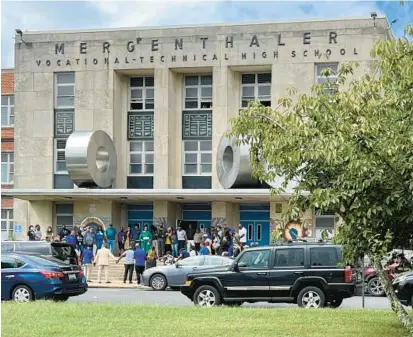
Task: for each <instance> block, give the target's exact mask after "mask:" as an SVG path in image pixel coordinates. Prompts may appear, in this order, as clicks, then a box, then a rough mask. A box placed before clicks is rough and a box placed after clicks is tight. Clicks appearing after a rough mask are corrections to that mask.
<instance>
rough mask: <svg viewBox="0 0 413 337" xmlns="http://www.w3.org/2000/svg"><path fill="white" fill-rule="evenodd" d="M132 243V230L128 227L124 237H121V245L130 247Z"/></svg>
mask: <svg viewBox="0 0 413 337" xmlns="http://www.w3.org/2000/svg"><path fill="white" fill-rule="evenodd" d="M131 244H132V230H131V228H130V227H128V229H127V231H126V233H125V236H124V239H123V247H130V246H131Z"/></svg>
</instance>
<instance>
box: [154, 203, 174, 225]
mask: <svg viewBox="0 0 413 337" xmlns="http://www.w3.org/2000/svg"><path fill="white" fill-rule="evenodd" d="M176 219H177V217H176V204H175V203H173V202H170V201H154V203H153V220H154V225H156V226H158V225H160V224H161V223H163V224H164V227H166V228H167V227H175V224H176Z"/></svg>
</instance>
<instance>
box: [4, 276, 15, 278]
mask: <svg viewBox="0 0 413 337" xmlns="http://www.w3.org/2000/svg"><path fill="white" fill-rule="evenodd" d="M13 277H14V275H6V278H13Z"/></svg>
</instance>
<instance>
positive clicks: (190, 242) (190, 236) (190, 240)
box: [186, 224, 195, 252]
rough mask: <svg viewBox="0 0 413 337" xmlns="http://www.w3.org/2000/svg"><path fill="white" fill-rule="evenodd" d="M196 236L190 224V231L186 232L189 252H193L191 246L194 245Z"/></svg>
mask: <svg viewBox="0 0 413 337" xmlns="http://www.w3.org/2000/svg"><path fill="white" fill-rule="evenodd" d="M194 234H195V230H194V229H193V228H192V225H191V224H189V226H188V230H187V231H186V239H187V240H188V241H187V242H186V250H187V251H188V252H189V251H190V250H191V246H193V245H194Z"/></svg>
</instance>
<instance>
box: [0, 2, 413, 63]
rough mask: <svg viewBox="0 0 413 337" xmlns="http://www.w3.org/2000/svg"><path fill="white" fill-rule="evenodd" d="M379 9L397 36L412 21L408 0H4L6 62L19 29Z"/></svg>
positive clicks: (325, 15)
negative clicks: (393, 22)
mask: <svg viewBox="0 0 413 337" xmlns="http://www.w3.org/2000/svg"><path fill="white" fill-rule="evenodd" d="M371 12H377V14H378V15H379V16H381V15H385V16H387V18H388V21H389V22H391V21H392V20H394V19H398V22H397V23H395V24H394V25H393V26H392V29H393V33H394V34H395V36H403V30H404V27H405V26H406V25H407V24H413V2H410V1H405V2H404V6H401V5H400V1H376V2H374V1H346V2H343V1H329V2H325V1H305V2H300V1H288V2H287V1H281V2H280V1H218V0H216V1H190V0H187V1H156V0H151V1H105V0H101V1H16V0H13V1H7V0H3V1H1V67H2V68H9V67H13V66H14V46H13V45H14V34H15V32H14V30H15V29H16V28H18V29H21V30H22V31H23V32H24V31H26V30H28V31H38V30H70V29H95V28H99V29H102V28H116V27H139V26H166V25H187V24H207V23H210V24H215V23H234V22H252V21H288V20H300V19H332V18H346V17H360V16H364V17H365V16H367V17H369V16H370V13H371Z"/></svg>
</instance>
